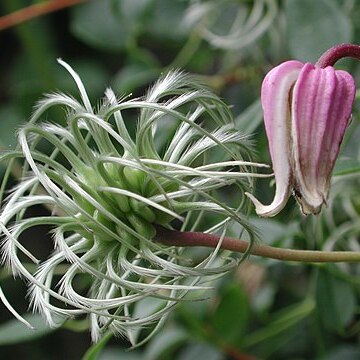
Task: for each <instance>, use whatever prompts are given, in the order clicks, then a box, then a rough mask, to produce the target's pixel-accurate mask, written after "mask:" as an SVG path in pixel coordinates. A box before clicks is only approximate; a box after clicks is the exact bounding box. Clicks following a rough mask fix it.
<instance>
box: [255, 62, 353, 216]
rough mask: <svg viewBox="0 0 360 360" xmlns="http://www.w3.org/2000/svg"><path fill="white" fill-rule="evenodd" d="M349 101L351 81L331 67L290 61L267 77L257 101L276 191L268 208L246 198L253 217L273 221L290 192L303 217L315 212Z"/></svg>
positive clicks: (322, 198) (325, 186)
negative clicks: (254, 214) (271, 219)
mask: <svg viewBox="0 0 360 360" xmlns="http://www.w3.org/2000/svg"><path fill="white" fill-rule="evenodd" d="M354 96H355V83H354V79H353V78H352V76H351V75H350V74H349V73H347V72H346V71H342V70H335V69H334V68H333V67H332V66H326V67H325V68H322V67H320V66H316V65H313V64H310V63H306V64H304V63H301V62H299V61H294V60H292V61H287V62H284V63H282V64H280V65H279V66H277V67H275V68H274V69H272V70H271V71H270V72H269V73H268V74H267V76H266V77H265V79H264V82H263V84H262V91H261V101H262V107H263V113H264V122H265V129H266V134H267V137H268V142H269V148H270V155H271V160H272V165H273V171H274V175H275V181H276V191H275V196H274V199H273V201H272V203H271V204H270V205H263V204H261V203H260V202H259V201H258V200H257V199H255V198H254V196H252V195H249V197H250V199H251V200H252V201H253V202H254V204H255V206H256V212H257V214H258V215H260V216H273V215H276V214H277V213H278V212H279V211H281V210H282V209H283V207H284V206H285V204H286V202H287V200H288V198H289V196H290V194H291V192H293V193H294V195H295V197H296V199H297V200H298V202H299V203H300V205H301V209H302V212H303V213H304V214H311V213H312V214H317V213H319V212H320V210H321V207H322V205H323V204H324V203H326V199H327V196H328V191H329V184H330V178H331V173H332V170H333V167H334V164H335V161H336V158H337V155H338V153H339V148H340V144H341V142H342V139H343V136H344V133H345V130H346V127H347V125H348V123H349V120H350V117H351V109H352V104H353V101H354Z"/></svg>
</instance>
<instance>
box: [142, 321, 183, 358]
mask: <svg viewBox="0 0 360 360" xmlns="http://www.w3.org/2000/svg"><path fill="white" fill-rule="evenodd" d="M188 339H189V335H188V334H187V333H186V332H185V331H184V330H183V329H181V328H179V327H165V328H163V329H162V330H161V332H159V334H158V335H157V336H155V337H154V338H152V340H151V342H150V343H149V346H148V347H147V348H146V353H145V357H144V358H145V359H146V360H157V359H160V358H163V357H164V355H166V354H169V353H171V352H172V351H174V350H175V349H177V348H178V347H179V346H180V345H182V344H183V343H184V342H185V341H186V340H188Z"/></svg>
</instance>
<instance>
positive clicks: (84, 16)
mask: <svg viewBox="0 0 360 360" xmlns="http://www.w3.org/2000/svg"><path fill="white" fill-rule="evenodd" d="M72 10H73V13H72V15H73V16H72V19H71V24H70V26H71V30H72V32H73V34H74V35H75V36H77V37H78V38H79V39H80V40H82V41H84V42H85V43H87V44H89V45H91V46H94V47H95V48H99V49H103V50H121V49H123V48H124V46H125V44H126V42H127V40H128V39H129V37H130V29H129V27H128V26H127V21H125V17H122V16H121V14H119V7H116V6H114V5H113V2H112V1H111V0H102V1H97V0H95V1H94V0H93V1H89V2H86V3H85V4H83V5H80V6H76V7H74V8H73V9H72ZM123 20H124V21H123Z"/></svg>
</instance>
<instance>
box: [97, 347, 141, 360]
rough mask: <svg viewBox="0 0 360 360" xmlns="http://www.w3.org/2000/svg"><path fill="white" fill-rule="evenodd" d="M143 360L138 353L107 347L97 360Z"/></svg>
mask: <svg viewBox="0 0 360 360" xmlns="http://www.w3.org/2000/svg"><path fill="white" fill-rule="evenodd" d="M119 359H120V360H143V359H144V358H143V356H142V355H141V353H139V352H135V351H131V352H129V351H128V350H124V349H122V348H116V347H109V348H106V349H104V351H102V352H101V354H100V355H99V357H98V360H119Z"/></svg>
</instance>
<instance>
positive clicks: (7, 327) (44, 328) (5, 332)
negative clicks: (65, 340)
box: [0, 314, 61, 345]
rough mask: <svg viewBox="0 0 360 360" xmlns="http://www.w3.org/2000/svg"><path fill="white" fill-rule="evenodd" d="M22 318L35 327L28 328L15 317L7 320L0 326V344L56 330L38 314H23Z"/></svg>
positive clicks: (29, 338)
mask: <svg viewBox="0 0 360 360" xmlns="http://www.w3.org/2000/svg"><path fill="white" fill-rule="evenodd" d="M24 319H26V320H27V321H28V322H29V323H30V324H31V325H32V326H34V328H35V329H34V330H32V329H29V328H28V327H26V326H25V325H24V324H23V323H21V322H20V321H18V320H16V319H14V320H10V321H7V322H6V323H3V324H2V325H1V326H0V345H14V344H19V343H23V342H26V341H31V340H35V339H38V338H40V337H43V336H45V335H47V334H50V333H52V332H54V331H55V330H56V329H53V328H50V327H49V325H47V324H46V323H45V321H44V320H43V319H42V317H41V316H40V315H38V314H30V315H24ZM60 325H61V321H60V324H59V326H60Z"/></svg>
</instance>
